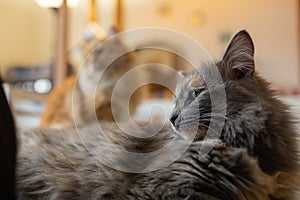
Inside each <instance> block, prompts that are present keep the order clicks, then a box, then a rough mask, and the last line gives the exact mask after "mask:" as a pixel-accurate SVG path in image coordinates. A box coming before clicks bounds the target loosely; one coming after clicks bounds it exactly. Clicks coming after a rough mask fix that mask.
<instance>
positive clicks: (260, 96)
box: [170, 30, 270, 140]
mask: <svg viewBox="0 0 300 200" xmlns="http://www.w3.org/2000/svg"><path fill="white" fill-rule="evenodd" d="M253 56H254V45H253V41H252V39H251V37H250V35H249V34H248V33H247V32H246V31H244V30H242V31H240V32H238V33H237V34H236V35H235V36H234V37H233V38H232V39H231V41H230V42H229V44H228V47H227V49H226V51H225V54H224V56H223V58H222V59H221V60H220V61H219V62H217V63H214V64H213V65H215V66H216V67H217V69H218V70H216V72H217V73H219V75H221V78H222V84H223V86H224V89H225V96H220V97H219V98H225V101H223V102H224V104H226V105H215V106H216V107H217V108H216V109H215V110H214V113H213V112H211V111H212V106H211V105H212V103H211V95H215V96H218V90H217V88H219V86H218V83H217V81H216V80H214V79H215V78H216V76H214V74H213V73H214V72H213V70H211V69H212V67H213V66H205V67H203V68H201V69H203V70H202V73H201V74H200V73H199V72H198V71H194V72H192V73H188V74H186V73H181V74H180V76H179V77H181V78H179V84H178V85H177V88H176V92H175V97H174V98H175V108H174V109H173V112H172V114H171V116H170V121H171V123H172V124H173V127H174V128H175V129H176V130H177V131H178V132H183V133H185V134H191V133H195V132H197V135H196V139H201V138H203V137H204V136H205V134H206V133H207V129H208V127H209V125H210V123H211V122H212V121H217V119H221V118H223V119H224V120H225V128H230V126H231V124H230V123H231V120H230V119H232V118H234V120H235V122H236V123H239V124H236V126H235V125H233V126H235V127H234V128H237V129H239V128H240V129H243V128H244V127H243V126H248V125H249V124H248V123H256V124H255V125H254V126H253V127H252V129H255V130H249V131H253V132H255V131H257V129H260V128H262V126H263V123H265V121H264V120H265V113H264V110H262V109H263V108H262V104H263V101H264V98H265V97H264V95H267V94H269V93H270V90H269V89H268V84H267V83H266V82H264V81H263V80H262V79H260V78H259V77H258V76H257V75H256V73H254V72H255V65H254V58H253ZM204 80H206V81H204ZM207 84H210V91H209V90H208V87H207ZM264 93H265V94H264ZM224 106H225V107H227V109H226V113H225V114H224V113H223V114H221V112H218V107H220V109H221V108H224ZM232 121H233V120H232ZM246 128H248V127H246ZM241 132H242V130H241ZM233 137H235V136H233ZM247 139H248V138H247ZM233 140H234V139H233ZM249 140H252V138H249Z"/></svg>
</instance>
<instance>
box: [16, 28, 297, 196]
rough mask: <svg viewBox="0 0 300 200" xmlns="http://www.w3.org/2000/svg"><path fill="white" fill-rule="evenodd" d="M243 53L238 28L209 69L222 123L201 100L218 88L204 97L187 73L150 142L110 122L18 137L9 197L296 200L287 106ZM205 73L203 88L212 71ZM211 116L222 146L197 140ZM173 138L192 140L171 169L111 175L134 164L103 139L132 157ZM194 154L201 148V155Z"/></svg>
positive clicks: (247, 42) (245, 47) (195, 76)
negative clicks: (14, 192) (166, 120)
mask: <svg viewBox="0 0 300 200" xmlns="http://www.w3.org/2000/svg"><path fill="white" fill-rule="evenodd" d="M248 51H250V53H249V52H248ZM253 51H254V50H253V44H252V40H251V38H250V36H249V35H248V33H246V32H245V31H242V32H239V33H238V34H237V35H236V36H235V37H234V38H233V40H232V41H231V43H230V45H229V47H228V49H227V51H226V53H225V56H224V58H223V59H222V61H220V62H218V63H217V66H218V71H220V73H221V76H222V78H223V81H224V85H225V93H226V97H227V103H228V105H227V110H226V111H227V114H226V116H224V115H220V113H217V112H218V108H219V107H218V106H220V108H222V107H223V105H217V109H215V110H214V112H215V113H210V112H209V111H211V110H212V109H211V104H210V102H211V101H210V96H209V95H213V94H219V93H218V88H219V87H218V85H214V86H213V87H212V88H213V89H212V90H211V91H209V92H207V89H206V88H205V87H203V80H202V78H203V77H201V76H200V75H199V73H198V72H193V73H191V74H189V75H187V76H186V77H185V79H183V80H182V82H181V83H180V84H179V86H178V88H177V92H176V96H177V98H176V101H175V102H176V107H175V110H174V112H173V115H172V117H171V122H172V124H173V125H174V127H175V129H176V131H173V129H171V128H170V127H168V126H165V127H164V129H163V130H161V131H160V132H159V133H157V134H156V135H155V136H152V137H151V138H148V139H138V138H135V137H132V136H128V135H126V134H125V133H124V132H123V131H121V130H120V129H119V128H118V127H117V126H115V125H114V124H109V123H108V124H105V123H104V124H103V123H102V130H100V129H99V126H98V124H97V123H94V124H87V125H86V126H85V127H82V128H80V129H66V130H36V131H35V132H31V133H27V134H23V135H22V136H21V137H20V143H21V146H20V150H19V155H18V169H17V176H18V179H17V189H18V195H19V198H20V199H121V200H122V199H208V200H209V199H213V200H216V199H219V200H227V199H228V200H232V199H242V200H244V199H245V200H248V199H266V200H267V199H272V200H275V199H293V198H294V199H297V198H296V197H295V191H296V190H297V189H298V188H297V187H298V185H297V182H298V180H299V176H298V175H299V174H298V169H299V166H298V160H299V157H298V146H297V135H296V132H295V131H294V129H293V124H292V122H291V116H290V114H289V113H288V111H287V110H285V109H287V107H286V106H284V105H283V104H282V103H281V102H280V101H279V100H276V99H275V98H274V96H273V93H271V92H270V90H269V89H268V84H266V82H265V81H263V80H262V79H261V78H259V77H258V76H256V75H253V72H254V61H253ZM208 67H209V66H208ZM205 69H207V70H208V71H204V72H205V73H204V76H207V77H206V78H207V79H206V80H208V82H207V84H209V83H213V82H214V78H215V76H214V74H213V71H211V70H209V69H210V68H205ZM202 75H203V74H202ZM217 96H218V95H217ZM220 97H221V98H223V96H220ZM226 97H225V98H226ZM193 102H199V104H193ZM271 104H272V105H274V106H277V107H276V108H273V107H272V105H271ZM195 105H196V106H195ZM199 110H200V111H201V112H200V113H199ZM199 117H200V124H199ZM218 118H224V119H225V124H224V127H223V128H222V131H221V132H220V138H217V140H219V139H221V140H222V142H224V143H221V142H218V143H217V144H216V145H215V143H214V142H213V141H215V140H212V139H206V138H204V137H205V133H206V128H207V126H208V125H210V123H214V122H215V120H218ZM195 119H196V120H197V121H195ZM283 123H284V125H283ZM155 126H156V125H155V124H152V125H151V126H150V127H149V128H148V130H146V131H145V133H143V134H142V130H141V129H138V128H136V127H131V126H127V125H125V127H123V128H125V130H126V133H140V134H142V135H144V134H147V133H152V131H151V130H152V129H155V128H154V127H155ZM276 127H277V128H276ZM280 127H281V128H280ZM150 129H151V130H150ZM283 129H284V130H283ZM283 131H285V132H284V133H285V134H283ZM178 132H179V133H180V134H185V135H188V134H190V133H191V132H194V133H197V137H196V139H197V141H194V142H193V143H192V144H191V146H190V147H189V148H188V149H187V151H186V152H185V153H184V154H183V155H181V156H180V157H179V158H178V159H177V160H176V161H175V162H173V163H171V164H169V165H167V166H166V167H162V168H159V169H158V170H156V171H152V172H146V173H140V174H134V173H127V172H122V171H118V170H115V169H116V168H118V166H120V165H124V164H125V165H126V166H131V167H133V168H135V167H137V166H136V164H138V163H139V160H132V158H131V157H130V156H128V155H127V154H123V153H116V152H119V151H115V149H114V148H112V146H111V143H109V142H108V141H109V140H108V139H110V140H111V141H112V142H113V144H118V145H119V148H121V149H123V150H127V151H130V152H136V153H142V152H152V151H154V150H156V149H160V148H162V147H163V146H164V145H166V144H168V143H169V142H170V141H174V140H176V141H178V142H179V143H185V142H187V141H186V140H183V139H181V137H179V135H178ZM79 136H80V137H79ZM83 142H84V143H83ZM175 147H177V146H175ZM203 147H204V149H207V148H208V149H211V151H202V150H203ZM201 149H202V150H201ZM204 152H206V153H207V154H206V153H204ZM270 152H273V153H272V154H271V153H270ZM171 153H176V151H174V152H173V151H172V152H171ZM96 158H100V160H101V159H104V160H105V158H109V159H110V160H111V161H112V162H113V163H114V166H106V165H104V164H102V163H101V162H99V161H98V160H97V159H96ZM163 158H164V157H159V156H158V157H152V158H151V159H148V160H146V161H145V162H146V163H144V165H145V168H146V169H147V167H149V166H152V164H153V163H154V164H155V163H160V162H162V159H163ZM256 159H257V160H256Z"/></svg>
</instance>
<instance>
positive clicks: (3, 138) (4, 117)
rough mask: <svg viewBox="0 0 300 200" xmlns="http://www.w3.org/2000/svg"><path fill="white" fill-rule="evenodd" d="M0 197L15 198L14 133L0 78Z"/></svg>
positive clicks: (15, 148)
mask: <svg viewBox="0 0 300 200" xmlns="http://www.w3.org/2000/svg"><path fill="white" fill-rule="evenodd" d="M0 84H1V86H0V106H1V109H0V113H1V115H0V158H1V164H0V199H3V200H4V199H5V200H6V199H16V197H15V166H16V151H17V147H16V146H17V144H16V133H15V126H14V121H13V118H12V114H11V111H10V109H9V105H8V102H7V99H6V96H5V93H4V90H3V87H2V80H0Z"/></svg>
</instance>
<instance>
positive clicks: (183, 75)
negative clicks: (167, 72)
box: [177, 71, 188, 84]
mask: <svg viewBox="0 0 300 200" xmlns="http://www.w3.org/2000/svg"><path fill="white" fill-rule="evenodd" d="M187 76H188V73H187V72H183V71H178V73H177V84H178V83H181V82H182V81H184V80H185V79H186V77H187Z"/></svg>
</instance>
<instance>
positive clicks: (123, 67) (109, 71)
mask: <svg viewBox="0 0 300 200" xmlns="http://www.w3.org/2000/svg"><path fill="white" fill-rule="evenodd" d="M118 33H119V32H118V30H117V29H116V28H114V27H113V28H111V30H110V32H109V34H108V37H107V38H105V39H104V40H103V41H98V42H97V44H94V48H93V49H91V50H90V53H89V55H88V56H87V57H86V59H85V62H84V63H83V65H82V68H81V69H80V70H81V72H80V74H84V75H82V76H84V77H80V79H84V82H86V81H91V82H95V84H97V85H98V84H100V87H101V88H107V87H111V86H113V85H114V84H115V82H116V80H118V79H119V78H120V77H121V76H122V75H123V74H124V73H125V72H126V71H128V70H129V69H130V68H131V67H133V65H134V62H135V58H134V55H133V53H132V52H129V48H128V47H127V46H126V45H125V44H124V43H123V41H122V40H121V38H120V37H119V36H118ZM127 52H128V53H127ZM99 81H100V82H99ZM99 89H100V88H99Z"/></svg>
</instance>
